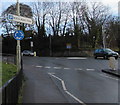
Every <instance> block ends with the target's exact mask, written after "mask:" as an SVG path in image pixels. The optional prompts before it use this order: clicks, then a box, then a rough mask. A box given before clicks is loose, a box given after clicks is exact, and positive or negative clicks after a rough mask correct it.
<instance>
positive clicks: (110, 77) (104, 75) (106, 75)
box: [100, 74, 118, 81]
mask: <svg viewBox="0 0 120 105" xmlns="http://www.w3.org/2000/svg"><path fill="white" fill-rule="evenodd" d="M100 75H101V76H102V77H106V78H110V79H114V80H116V81H118V79H116V78H113V77H110V76H107V75H104V74H100Z"/></svg>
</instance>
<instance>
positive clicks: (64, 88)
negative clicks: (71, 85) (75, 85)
mask: <svg viewBox="0 0 120 105" xmlns="http://www.w3.org/2000/svg"><path fill="white" fill-rule="evenodd" d="M48 74H49V75H51V76H52V77H54V78H56V79H58V80H59V81H61V84H62V87H63V90H64V91H65V93H67V94H68V95H69V96H71V97H72V98H74V99H75V100H76V101H77V102H79V103H81V104H82V105H86V104H85V103H84V102H82V101H81V100H80V99H78V98H77V97H75V96H74V95H73V94H71V93H70V92H69V91H67V88H66V86H65V82H64V81H63V80H62V79H61V78H59V77H57V76H55V75H53V74H52V73H48Z"/></svg>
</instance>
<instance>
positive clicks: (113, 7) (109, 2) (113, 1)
mask: <svg viewBox="0 0 120 105" xmlns="http://www.w3.org/2000/svg"><path fill="white" fill-rule="evenodd" d="M16 1H17V0H0V2H1V3H0V13H1V12H2V11H3V10H5V9H6V8H7V7H8V6H10V5H11V4H13V3H15V2H16ZM33 1H34V2H35V1H50V2H51V1H53V2H54V1H64V2H65V1H71V2H72V1H80V0H19V2H24V3H25V2H33ZM84 1H86V2H102V3H103V4H104V5H105V6H108V7H109V8H110V11H111V12H112V13H113V15H118V2H119V1H120V0H84ZM26 4H27V3H26Z"/></svg>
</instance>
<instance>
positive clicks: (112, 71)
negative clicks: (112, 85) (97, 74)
mask: <svg viewBox="0 0 120 105" xmlns="http://www.w3.org/2000/svg"><path fill="white" fill-rule="evenodd" d="M102 72H105V73H108V74H111V75H114V76H117V77H120V69H118V70H111V69H103V70H102Z"/></svg>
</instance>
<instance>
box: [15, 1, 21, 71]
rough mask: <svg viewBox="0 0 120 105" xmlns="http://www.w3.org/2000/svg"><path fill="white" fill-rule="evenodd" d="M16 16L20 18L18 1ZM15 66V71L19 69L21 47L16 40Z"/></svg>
mask: <svg viewBox="0 0 120 105" xmlns="http://www.w3.org/2000/svg"><path fill="white" fill-rule="evenodd" d="M17 15H18V16H20V6H19V0H17ZM17 24H18V25H17V30H20V23H17ZM16 64H17V71H19V70H20V69H21V47H20V40H17V47H16Z"/></svg>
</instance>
